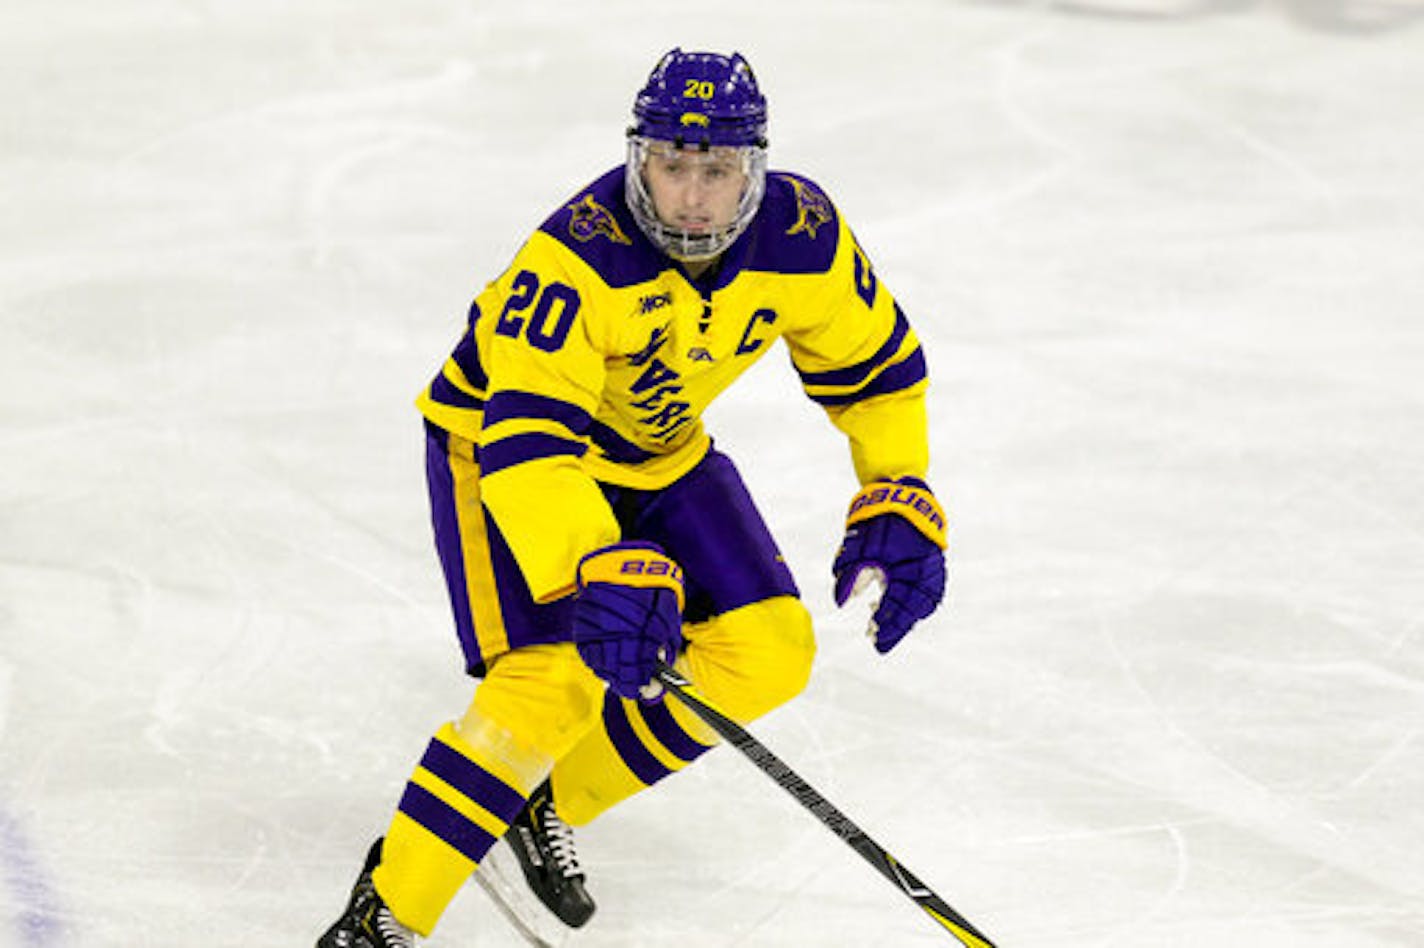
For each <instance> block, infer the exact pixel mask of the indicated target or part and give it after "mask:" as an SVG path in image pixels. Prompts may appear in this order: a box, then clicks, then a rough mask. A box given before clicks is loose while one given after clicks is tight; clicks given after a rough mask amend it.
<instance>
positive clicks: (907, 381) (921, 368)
mask: <svg viewBox="0 0 1424 948" xmlns="http://www.w3.org/2000/svg"><path fill="white" fill-rule="evenodd" d="M927 377H928V371H927V369H926V366H925V351H924V350H923V349H921V348H920V347H918V346H916V347H915V351H914V352H912V353H910V355H909V357H908V358H906V359H904V360H903V361H901V362H897V363H895V364H894V365H892V366H890V367H889V368H887V369H886V370H885V371H884V372H881V373H880V374H879V375H877V376H876V377H875V378H874V379H872V380H871V382H870V384H869V385H867V386H865V387H864V388H862V389H860V390H859V391H855V392H851V393H849V394H841V395H817V394H814V393H810V392H808V393H807V394H808V395H810V397H811V400H812V401H814V402H815V403H816V404H818V405H824V406H826V407H832V406H836V405H850V404H853V403H855V402H862V401H865V400H866V399H868V398H874V397H875V396H877V395H888V394H890V393H891V392H898V391H901V390H903V389H907V388H909V387H910V386H912V385H915V384H916V383H918V382H923V381H924V380H925V378H927Z"/></svg>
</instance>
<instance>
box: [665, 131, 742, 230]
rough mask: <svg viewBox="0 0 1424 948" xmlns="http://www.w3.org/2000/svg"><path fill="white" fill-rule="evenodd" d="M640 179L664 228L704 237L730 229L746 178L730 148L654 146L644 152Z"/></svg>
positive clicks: (737, 156) (738, 155)
mask: <svg viewBox="0 0 1424 948" xmlns="http://www.w3.org/2000/svg"><path fill="white" fill-rule="evenodd" d="M643 180H645V181H646V182H647V183H648V193H649V194H650V195H651V196H652V199H653V208H654V209H655V210H656V211H657V214H658V218H659V219H660V220H661V221H662V222H663V223H664V224H667V225H668V226H670V227H676V228H679V229H681V230H685V231H687V232H688V233H692V234H704V233H710V232H712V231H715V230H721V229H723V228H726V227H730V226H731V224H732V221H733V220H735V219H736V216H737V204H738V202H739V201H740V200H741V197H742V189H743V188H744V187H746V184H747V174H746V171H745V170H744V167H743V162H742V156H741V153H740V152H739V151H738V150H737V149H735V148H713V149H711V150H709V151H692V150H686V149H679V148H674V147H673V146H672V145H670V144H664V143H659V144H657V145H656V146H655V147H653V148H652V149H650V151H649V153H648V160H647V163H646V164H645V165H644V166H643Z"/></svg>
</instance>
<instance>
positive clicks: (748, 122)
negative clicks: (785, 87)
mask: <svg viewBox="0 0 1424 948" xmlns="http://www.w3.org/2000/svg"><path fill="white" fill-rule="evenodd" d="M628 134H629V135H638V136H641V137H643V138H656V139H660V140H662V141H669V142H673V143H674V144H676V145H677V146H678V147H679V148H683V147H688V146H692V147H697V148H703V149H705V148H708V147H710V146H712V145H731V146H741V145H756V146H759V147H761V148H765V147H766V97H765V96H763V95H762V94H761V89H760V88H758V87H757V81H756V76H755V75H753V74H752V67H751V65H750V64H749V63H748V62H747V61H746V60H745V59H743V58H742V54H741V53H733V54H732V55H731V56H723V55H721V54H720V53H684V52H683V51H682V50H681V49H674V50H672V51H671V52H669V53H668V54H667V55H665V56H663V58H662V59H661V60H660V61H659V62H658V64H657V66H655V67H654V68H653V72H652V74H651V75H650V76H648V84H647V85H645V86H643V88H642V91H640V92H639V93H638V98H637V99H635V100H634V102H633V127H632V128H630V129H629V130H628Z"/></svg>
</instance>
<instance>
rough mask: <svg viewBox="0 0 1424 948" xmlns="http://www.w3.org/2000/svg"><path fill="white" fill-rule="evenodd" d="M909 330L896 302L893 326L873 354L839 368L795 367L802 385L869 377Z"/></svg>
mask: <svg viewBox="0 0 1424 948" xmlns="http://www.w3.org/2000/svg"><path fill="white" fill-rule="evenodd" d="M909 331H910V321H909V320H907V319H906V318H905V314H904V312H902V311H901V309H900V307H899V305H898V304H896V306H895V328H894V329H892V330H891V332H890V338H889V339H886V340H885V344H884V345H882V346H881V347H880V348H879V349H877V350H875V354H874V355H872V356H871V357H870V358H868V359H865V360H863V361H861V362H857V363H856V364H855V365H850V366H846V367H844V368H840V369H829V370H827V371H824V372H804V371H802V370H801V369H800V368H799V367H798V368H797V369H796V371H797V373H798V374H799V375H800V376H801V384H802V385H835V386H847V385H859V384H861V383H862V382H864V381H865V380H866V379H867V378H869V377H870V373H872V372H874V371H875V370H876V369H878V368H880V367H881V366H882V365H884V364H885V363H886V362H888V361H889V360H890V359H891V358H892V357H893V356H894V355H895V353H896V352H897V351H899V349H900V344H901V343H903V342H904V341H905V336H906V334H907V333H909Z"/></svg>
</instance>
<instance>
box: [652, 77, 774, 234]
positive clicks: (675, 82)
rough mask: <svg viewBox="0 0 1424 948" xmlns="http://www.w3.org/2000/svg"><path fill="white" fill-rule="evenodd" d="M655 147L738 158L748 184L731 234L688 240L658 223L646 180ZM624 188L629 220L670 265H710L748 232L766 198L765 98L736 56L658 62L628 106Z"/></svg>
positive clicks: (724, 231) (677, 230) (679, 231)
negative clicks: (629, 121) (722, 152)
mask: <svg viewBox="0 0 1424 948" xmlns="http://www.w3.org/2000/svg"><path fill="white" fill-rule="evenodd" d="M656 143H668V144H670V145H671V146H672V147H673V148H676V149H680V150H689V151H696V152H708V151H710V150H712V149H714V148H716V149H719V150H720V149H732V150H734V151H735V152H736V154H737V157H738V159H739V161H740V163H741V169H742V172H743V173H744V174H745V176H746V184H745V186H744V187H743V189H742V194H741V197H740V199H739V201H738V206H737V212H736V216H735V218H734V220H733V221H732V223H731V224H730V225H729V226H727V227H725V228H723V229H721V230H717V231H712V232H708V233H690V232H687V231H684V230H682V229H680V228H677V227H673V226H671V225H669V224H667V223H665V222H664V221H662V220H661V219H659V217H658V214H657V211H656V209H655V207H654V205H653V200H652V195H651V194H650V193H649V191H648V185H647V181H646V180H645V179H644V176H643V166H644V164H645V163H646V161H647V159H648V155H649V152H650V149H652V148H653V147H654V146H655V145H656ZM661 147H664V148H666V147H667V145H662V146H661ZM627 182H628V189H627V190H628V206H629V209H630V210H631V211H632V213H633V218H634V220H636V221H637V222H638V226H639V228H641V229H642V231H643V233H645V234H647V236H648V239H649V240H651V241H652V242H653V243H654V244H655V245H657V246H658V247H659V248H660V249H662V250H663V251H664V252H665V253H667V254H668V255H669V256H671V257H674V258H676V259H679V260H689V261H696V260H709V259H711V258H713V257H715V256H717V255H718V254H720V253H722V252H723V251H724V250H726V249H727V248H728V247H729V246H731V245H732V242H733V241H735V240H736V239H737V237H738V236H740V235H741V233H742V232H743V231H744V230H746V228H747V225H749V224H750V223H751V221H752V218H753V217H755V216H756V212H757V209H758V208H759V207H760V206H761V198H762V195H763V193H765V190H766V97H765V96H763V95H762V93H761V89H760V88H758V86H757V81H756V76H755V75H753V74H752V67H751V65H750V64H748V63H747V61H746V59H744V58H743V57H742V55H741V54H740V53H733V54H732V55H731V56H723V55H722V54H720V53H707V52H692V53H685V52H683V51H682V50H681V49H674V50H672V51H671V52H669V53H667V54H666V55H664V56H663V58H662V59H661V60H659V62H658V64H657V65H656V66H655V67H654V68H653V71H652V74H651V75H649V76H648V82H647V84H646V85H645V86H643V88H642V89H641V90H640V91H639V92H638V96H637V98H636V99H635V100H634V102H633V125H632V126H631V127H629V129H628V163H627Z"/></svg>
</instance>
